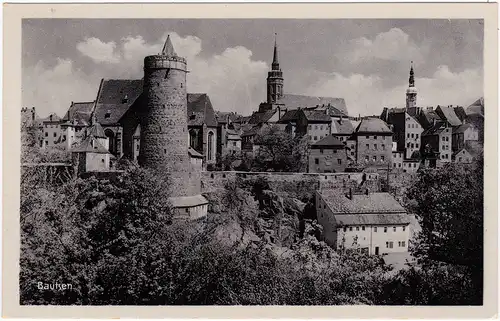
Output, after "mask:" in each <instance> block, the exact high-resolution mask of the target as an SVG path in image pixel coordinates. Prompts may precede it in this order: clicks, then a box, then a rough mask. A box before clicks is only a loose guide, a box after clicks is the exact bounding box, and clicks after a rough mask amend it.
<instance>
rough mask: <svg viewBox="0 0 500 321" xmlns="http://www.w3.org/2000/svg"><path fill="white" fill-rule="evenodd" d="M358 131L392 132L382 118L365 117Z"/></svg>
mask: <svg viewBox="0 0 500 321" xmlns="http://www.w3.org/2000/svg"><path fill="white" fill-rule="evenodd" d="M356 132H357V133H392V132H391V130H390V129H389V127H387V125H386V123H385V122H384V121H383V120H382V119H380V118H375V117H374V118H366V119H363V120H362V121H361V122H360V123H359V125H358V127H357V128H356Z"/></svg>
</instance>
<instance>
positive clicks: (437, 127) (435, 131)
mask: <svg viewBox="0 0 500 321" xmlns="http://www.w3.org/2000/svg"><path fill="white" fill-rule="evenodd" d="M446 128H447V127H446V123H445V122H443V121H440V122H436V123H435V124H434V125H432V126H431V127H429V128H427V129H426V130H424V131H423V132H422V136H431V135H439V134H440V133H441V132H442V131H443V130H445V129H446Z"/></svg>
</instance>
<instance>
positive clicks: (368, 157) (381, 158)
mask: <svg viewBox="0 0 500 321" xmlns="http://www.w3.org/2000/svg"><path fill="white" fill-rule="evenodd" d="M372 159H373V161H374V162H376V161H377V156H376V155H373V157H372ZM369 161H370V156H368V155H366V156H365V162H369ZM380 161H381V162H384V161H385V156H384V155H382V156H380Z"/></svg>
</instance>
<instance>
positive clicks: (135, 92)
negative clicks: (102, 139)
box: [95, 79, 142, 125]
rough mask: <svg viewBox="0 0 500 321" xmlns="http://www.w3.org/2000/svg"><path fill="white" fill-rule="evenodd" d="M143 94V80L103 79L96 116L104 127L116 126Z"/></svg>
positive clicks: (98, 95)
mask: <svg viewBox="0 0 500 321" xmlns="http://www.w3.org/2000/svg"><path fill="white" fill-rule="evenodd" d="M141 94H142V79H138V80H137V79H107V80H105V79H103V80H102V81H101V86H100V87H99V92H98V93H97V99H96V101H97V102H96V109H95V115H96V117H97V121H98V122H99V123H100V124H102V125H110V124H116V123H118V122H119V121H120V119H121V118H122V116H123V115H124V114H125V113H126V112H127V110H128V109H129V108H130V106H132V105H133V104H134V102H135V101H136V100H137V98H139V96H140V95H141Z"/></svg>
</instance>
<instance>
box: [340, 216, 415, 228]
mask: <svg viewBox="0 0 500 321" xmlns="http://www.w3.org/2000/svg"><path fill="white" fill-rule="evenodd" d="M333 217H334V218H335V222H336V223H337V225H338V226H347V225H398V224H404V225H406V224H410V218H409V216H408V215H407V214H348V215H334V216H333Z"/></svg>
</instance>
